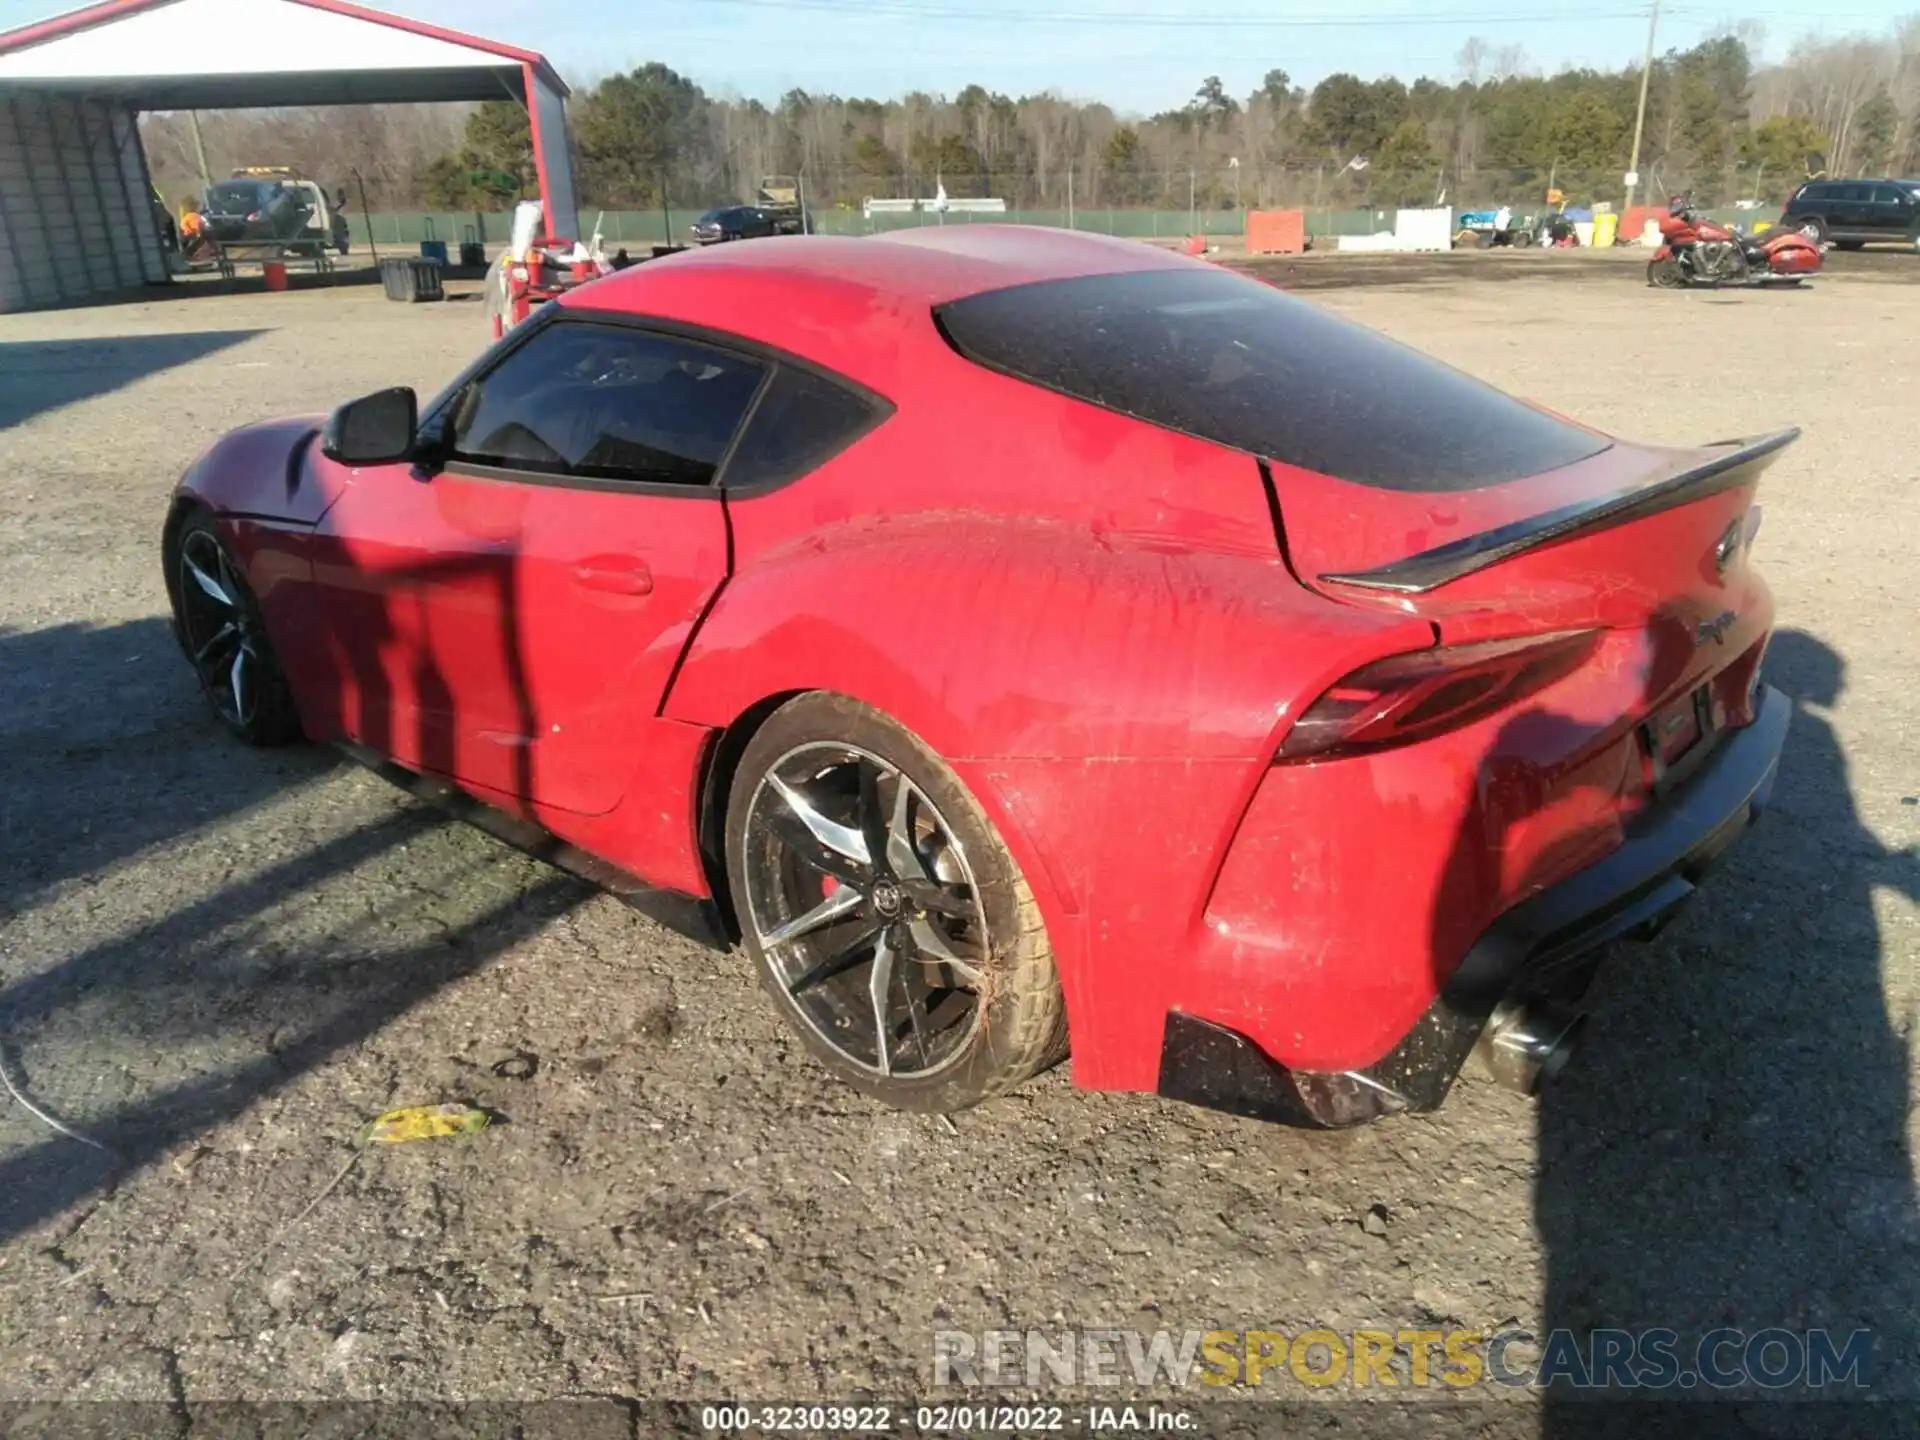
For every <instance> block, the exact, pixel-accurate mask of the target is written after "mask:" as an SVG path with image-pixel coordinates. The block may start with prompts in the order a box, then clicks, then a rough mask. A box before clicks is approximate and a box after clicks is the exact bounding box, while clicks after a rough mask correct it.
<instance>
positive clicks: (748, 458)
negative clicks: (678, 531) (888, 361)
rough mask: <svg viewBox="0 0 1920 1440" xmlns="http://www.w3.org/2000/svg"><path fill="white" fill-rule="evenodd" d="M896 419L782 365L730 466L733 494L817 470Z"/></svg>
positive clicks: (826, 382)
mask: <svg viewBox="0 0 1920 1440" xmlns="http://www.w3.org/2000/svg"><path fill="white" fill-rule="evenodd" d="M890 413H892V412H891V411H890V410H889V409H887V408H885V407H884V406H882V405H881V404H879V403H878V402H875V401H871V400H868V399H866V398H865V397H863V396H860V395H856V394H854V393H853V392H852V391H850V390H848V389H846V388H845V387H843V386H840V385H836V384H834V383H833V381H831V380H826V379H822V378H821V377H820V376H817V375H814V374H811V373H809V372H808V371H805V370H801V369H798V368H796V367H795V366H792V365H782V366H781V367H780V368H779V369H778V370H777V371H775V372H774V377H773V380H772V382H771V383H770V384H769V385H768V386H767V393H766V394H765V395H763V396H762V397H761V399H760V404H759V405H758V406H757V407H756V408H755V409H754V412H753V419H752V420H751V421H749V422H748V424H747V433H746V434H744V435H742V436H741V437H740V445H739V448H738V449H736V450H735V451H734V452H733V458H732V459H731V460H729V461H728V462H727V473H726V474H725V476H723V477H722V483H724V484H725V486H726V487H727V489H729V490H746V489H752V488H755V487H758V486H766V485H778V484H780V483H782V482H783V481H787V480H792V479H795V478H797V477H799V476H801V475H805V474H806V473H808V472H809V471H811V470H817V469H819V468H820V466H822V465H824V464H826V463H827V461H829V460H831V459H832V458H833V457H834V456H835V455H838V454H839V453H840V452H841V451H842V450H844V449H846V448H847V447H848V446H849V445H851V444H853V442H854V441H855V440H858V439H859V438H860V437H861V436H862V435H864V434H866V433H867V431H869V430H871V429H873V427H874V426H876V425H878V424H879V423H880V422H881V421H883V420H885V419H886V418H887V416H888V415H889V414H890Z"/></svg>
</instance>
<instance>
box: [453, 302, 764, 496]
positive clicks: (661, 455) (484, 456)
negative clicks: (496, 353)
mask: <svg viewBox="0 0 1920 1440" xmlns="http://www.w3.org/2000/svg"><path fill="white" fill-rule="evenodd" d="M765 370H766V367H765V366H764V365H762V364H760V363H759V362H758V361H754V360H749V359H747V358H745V357H744V356H739V355H731V354H727V353H725V352H723V351H719V350H713V349H709V348H708V347H706V346H704V345H697V344H694V343H693V342H691V341H687V340H680V339H677V338H674V337H672V336H666V335H649V334H646V333H644V332H641V331H636V330H630V329H626V328H624V327H620V326H613V325H591V324H580V323H570V322H566V321H561V322H559V323H556V324H552V325H549V326H547V327H545V328H544V329H542V330H541V332H540V333H539V334H537V335H535V336H534V337H533V338H532V339H530V340H528V341H527V342H526V343H525V344H524V345H521V346H520V347H519V348H518V349H516V350H515V351H514V352H513V353H512V354H510V355H509V356H507V358H506V359H505V360H503V361H501V362H500V364H499V366H498V367H496V368H495V369H493V370H491V371H489V372H488V373H487V374H485V375H483V376H482V377H481V378H480V379H479V380H478V381H476V382H475V383H474V384H473V385H471V386H469V387H468V388H467V390H466V392H465V393H464V394H463V395H462V396H461V397H460V400H459V401H458V403H457V404H456V406H455V408H454V411H453V415H452V440H453V444H452V458H453V459H454V460H455V461H461V460H464V461H467V462H468V463H470V464H476V465H493V466H500V467H503V468H506V469H512V470H531V471H535V472H537V473H540V474H544V475H566V476H574V477H579V478H582V479H596V480H631V481H635V482H637V483H644V484H654V485H660V484H666V485H707V484H711V483H712V481H713V476H714V471H715V470H716V469H717V468H718V467H719V464H720V460H721V457H723V456H724V455H725V454H726V452H727V446H728V445H729V444H730V443H732V440H733V432H734V431H735V430H737V429H738V428H739V426H740V420H741V417H742V416H744V415H745V414H746V413H747V407H748V405H750V404H751V403H752V401H753V397H754V394H755V392H756V391H757V390H758V389H759V387H760V381H761V377H762V376H763V375H764V374H765Z"/></svg>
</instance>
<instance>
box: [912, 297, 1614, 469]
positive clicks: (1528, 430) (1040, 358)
mask: <svg viewBox="0 0 1920 1440" xmlns="http://www.w3.org/2000/svg"><path fill="white" fill-rule="evenodd" d="M936 314H937V318H938V319H939V321H940V324H941V326H942V328H943V329H944V331H945V332H946V335H947V338H948V340H949V341H950V342H951V343H952V344H953V346H954V348H955V349H957V350H958V351H959V352H960V353H961V354H962V355H964V356H966V357H967V358H968V359H970V360H972V361H974V362H975V363H977V364H980V365H984V366H986V367H988V368H989V369H993V370H998V371H1001V372H1003V373H1005V374H1008V375H1012V376H1014V377H1015V378H1017V379H1021V380H1026V381H1029V382H1031V383H1033V384H1035V385H1041V386H1044V387H1046V388H1047V389H1049V390H1056V391H1059V392H1060V393H1061V394H1064V395H1070V396H1072V397H1073V398H1075V399H1077V400H1085V401H1087V402H1089V403H1090V404H1094V405H1099V406H1102V407H1103V408H1105V409H1108V410H1113V411H1117V412H1119V413H1120V414H1122V415H1130V416H1132V417H1134V418H1135V419H1138V420H1144V421H1146V422H1147V423H1149V424H1152V425H1160V426H1164V427H1165V428H1166V429H1169V430H1178V431H1181V432H1183V433H1185V434H1188V435H1194V436H1198V437H1199V438H1200V439H1203V440H1211V441H1213V442H1215V443H1216V444H1220V445H1226V446H1231V447H1232V448H1233V449H1236V450H1245V451H1248V452H1249V453H1251V454H1254V455H1259V456H1263V457H1265V458H1267V459H1270V460H1276V461H1279V462H1281V463H1282V464H1286V465H1295V466H1299V467H1301V468H1303V469H1307V470H1315V471H1318V472H1320V473H1321V474H1323V475H1332V476H1335V477H1337V478H1339V479H1342V480H1350V481H1354V482H1356V483H1358V484H1362V485H1371V486H1375V487H1378V488H1380V489H1386V490H1412V491H1446V490H1470V489H1474V488H1476V487H1478V486H1482V485H1495V484H1499V483H1501V482H1502V481H1506V480H1514V479H1518V478H1519V477H1521V476H1523V475H1537V474H1539V473H1540V472H1541V471H1543V470H1552V469H1556V468H1558V467H1559V466H1562V465H1570V464H1572V463H1573V462H1574V461H1576V460H1583V459H1585V458H1586V457H1588V456H1589V455H1596V454H1598V453H1599V452H1600V451H1602V450H1604V449H1605V448H1606V447H1607V442H1606V441H1605V440H1604V439H1602V438H1601V437H1599V436H1597V435H1595V434H1593V433H1592V432H1590V431H1586V430H1582V429H1579V428H1578V427H1576V426H1573V425H1569V424H1567V423H1566V422H1564V421H1561V420H1556V419H1555V418H1553V417H1552V416H1550V415H1545V414H1542V413H1541V412H1540V411H1538V410H1535V409H1533V408H1532V407H1530V406H1527V405H1523V404H1521V403H1520V402H1519V401H1518V400H1515V399H1514V398H1513V397H1511V396H1509V395H1505V394H1502V393H1501V392H1500V391H1498V390H1496V389H1494V388H1493V387H1492V386H1490V385H1486V384H1483V383H1482V382H1480V381H1478V380H1475V379H1474V378H1472V377H1471V376H1469V375H1464V374H1462V373H1461V372H1460V371H1458V370H1455V369H1452V368H1451V367H1449V366H1446V365H1443V364H1441V363H1440V362H1439V361H1438V360H1434V359H1432V358H1431V357H1429V356H1427V355H1423V354H1422V353H1421V352H1419V351H1418V350H1413V349H1410V348H1408V347H1407V346H1404V345H1401V344H1399V343H1397V342H1395V341H1392V340H1389V339H1387V338H1386V337H1385V336H1384V335H1380V334H1378V333H1377V332H1375V331H1372V330H1369V329H1367V328H1365V327H1364V326H1361V325H1356V324H1354V323H1353V322H1351V321H1348V320H1342V319H1340V318H1339V317H1337V316H1335V315H1331V314H1329V313H1328V312H1326V311H1324V310H1321V309H1318V308H1316V307H1315V306H1313V305H1310V304H1308V303H1306V302H1305V301H1303V300H1297V299H1294V298H1293V297H1291V296H1289V295H1284V294H1282V293H1281V292H1280V291H1278V290H1275V289H1274V288H1273V287H1272V286H1269V285H1263V284H1261V283H1260V282H1259V281H1256V280H1250V279H1247V278H1246V277H1244V276H1239V275H1233V274H1230V273H1228V272H1226V271H1224V270H1213V269H1207V270H1187V269H1180V270H1156V271H1147V272H1135V273H1132V274H1126V275H1094V276H1086V277H1083V278H1080V279H1074V280H1052V281H1043V282H1041V283H1039V284H1035V285H1019V286H1014V287H1012V288H1010V289H1006V290H995V291H990V292H988V293H986V294H982V295H973V296H969V297H968V298H967V299H964V300H958V301H954V302H953V303H951V304H948V305H944V306H942V307H940V309H939V310H938V311H937V312H936Z"/></svg>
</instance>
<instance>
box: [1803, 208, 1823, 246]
mask: <svg viewBox="0 0 1920 1440" xmlns="http://www.w3.org/2000/svg"><path fill="white" fill-rule="evenodd" d="M1799 229H1800V233H1801V234H1802V235H1804V236H1806V237H1807V239H1809V240H1811V241H1812V242H1813V243H1814V244H1816V245H1824V244H1825V243H1826V240H1827V222H1826V221H1824V220H1822V219H1820V218H1819V217H1818V216H1817V215H1810V216H1808V217H1807V218H1806V219H1805V220H1802V221H1801V222H1800V226H1799Z"/></svg>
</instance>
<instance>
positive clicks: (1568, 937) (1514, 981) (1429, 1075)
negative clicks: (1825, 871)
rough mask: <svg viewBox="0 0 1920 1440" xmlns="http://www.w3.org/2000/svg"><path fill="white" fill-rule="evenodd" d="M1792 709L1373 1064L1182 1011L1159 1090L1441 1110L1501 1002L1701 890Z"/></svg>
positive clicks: (1741, 745)
mask: <svg viewBox="0 0 1920 1440" xmlns="http://www.w3.org/2000/svg"><path fill="white" fill-rule="evenodd" d="M1792 712H1793V707H1792V705H1791V703H1790V702H1789V701H1788V700H1787V698H1786V697H1785V696H1784V695H1782V694H1781V693H1780V692H1779V691H1777V690H1774V689H1771V688H1766V689H1763V690H1762V692H1761V699H1760V703H1759V706H1758V713H1757V715H1756V716H1755V719H1754V720H1753V722H1752V723H1751V724H1749V725H1747V726H1745V727H1743V728H1742V729H1740V730H1738V731H1736V732H1734V733H1733V734H1731V735H1729V736H1727V738H1726V739H1725V740H1724V741H1723V742H1722V743H1721V744H1720V745H1719V746H1718V747H1717V748H1716V749H1715V751H1714V752H1713V754H1712V755H1711V756H1709V757H1708V759H1707V760H1706V762H1705V763H1704V764H1702V765H1701V767H1700V769H1699V770H1698V771H1697V772H1696V773H1695V774H1694V775H1693V776H1692V777H1691V778H1690V779H1689V780H1688V781H1687V782H1686V783H1685V784H1684V785H1683V786H1681V787H1680V788H1679V789H1678V790H1676V791H1674V792H1673V794H1672V795H1670V796H1669V797H1668V798H1667V800H1666V801H1665V803H1663V804H1662V805H1661V806H1660V808H1659V809H1658V810H1657V811H1655V812H1653V813H1652V814H1650V815H1648V816H1647V817H1646V818H1645V819H1644V821H1643V822H1642V823H1640V824H1638V825H1636V826H1634V827H1633V828H1631V829H1629V830H1628V832H1627V834H1626V837H1625V839H1624V840H1623V841H1622V843H1621V844H1620V845H1619V846H1618V847H1617V848H1615V849H1614V850H1612V851H1611V852H1610V853H1608V854H1607V855H1606V856H1605V857H1604V858H1602V859H1600V860H1598V861H1596V862H1595V863H1593V864H1591V865H1589V866H1587V867H1586V868H1585V869H1583V870H1580V871H1578V872H1576V873H1575V874H1574V875H1572V876H1571V877H1569V878H1568V879H1566V880H1563V881H1561V882H1560V883H1559V884H1557V885H1554V886H1552V887H1551V888H1549V889H1547V890H1544V891H1542V892H1540V893H1539V894H1538V895H1535V896H1534V897H1533V898H1531V899H1529V900H1527V901H1525V902H1523V903H1522V904H1520V905H1517V906H1515V907H1514V908H1513V909H1511V910H1509V911H1507V912H1506V913H1505V914H1504V915H1502V916H1501V917H1500V918H1499V919H1498V920H1496V921H1495V922H1494V923H1493V924H1492V925H1491V926H1490V927H1489V928H1488V929H1487V930H1486V931H1485V933H1484V934H1482V935H1481V937H1480V939H1479V940H1478V941H1477V942H1476V943H1475V944H1474V945H1473V946H1472V948H1471V949H1469V950H1468V952H1467V954H1466V957H1465V959H1464V960H1462V961H1461V963H1460V966H1459V968H1458V969H1457V970H1456V971H1455V972H1454V974H1453V975H1452V977H1451V978H1450V979H1449V980H1448V982H1447V983H1446V985H1445V986H1444V987H1443V988H1442V990H1441V993H1440V996H1439V998H1438V999H1436V1000H1435V1001H1434V1002H1433V1004H1432V1005H1430V1006H1429V1007H1428V1008H1427V1010H1426V1012H1425V1013H1424V1014H1423V1015H1421V1016H1420V1018H1419V1019H1418V1020H1417V1021H1416V1022H1415V1024H1414V1025H1413V1026H1412V1028H1411V1029H1409V1030H1408V1031H1407V1032H1406V1033H1405V1034H1404V1035H1403V1036H1402V1037H1401V1038H1400V1040H1399V1041H1398V1043H1397V1044H1395V1045H1394V1046H1393V1048H1392V1049H1391V1050H1390V1051H1388V1053H1387V1054H1386V1055H1384V1056H1383V1057H1382V1058H1381V1059H1379V1060H1378V1061H1376V1062H1374V1063H1373V1064H1371V1065H1368V1066H1365V1067H1364V1068H1360V1069H1353V1070H1338V1071H1315V1070H1304V1069H1298V1070H1297V1069H1290V1068H1288V1067H1287V1066H1285V1065H1282V1064H1280V1063H1279V1062H1277V1061H1275V1060H1274V1059H1272V1058H1271V1057H1270V1056H1268V1055H1267V1054H1266V1053H1265V1052H1264V1051H1262V1050H1261V1049H1260V1048H1259V1046H1257V1045H1255V1044H1254V1043H1253V1042H1252V1041H1251V1040H1249V1039H1247V1038H1246V1037H1245V1036H1243V1035H1240V1034H1238V1033H1236V1032H1235V1031H1233V1030H1231V1029H1228V1028H1226V1027H1224V1026H1221V1025H1217V1024H1214V1023H1212V1022H1210V1021H1207V1020H1202V1019H1199V1018H1196V1017H1194V1016H1191V1015H1186V1014H1182V1013H1180V1012H1178V1011H1174V1012H1171V1013H1169V1014H1168V1015H1167V1017H1166V1024H1165V1031H1164V1035H1163V1038H1162V1043H1161V1054H1160V1075H1159V1084H1158V1087H1157V1088H1158V1091H1159V1093H1160V1094H1161V1095H1163V1096H1165V1097H1167V1098H1168V1099H1172V1100H1184V1101H1187V1102H1189V1103H1190V1104H1195V1105H1203V1106H1206V1107H1207V1108H1209V1109H1215V1110H1224V1111H1227V1112H1228V1113H1230V1114H1235V1115H1243V1116H1247V1117H1250V1118H1253V1119H1261V1120H1273V1121H1277V1122H1280V1123H1283V1124H1291V1125H1301V1126H1307V1127H1310V1128H1315V1129H1327V1128H1336V1127H1340V1126H1346V1125H1355V1124H1359V1123H1362V1122H1364V1121H1367V1120H1373V1119H1377V1118H1378V1117H1380V1116H1382V1115H1388V1114H1393V1113H1396V1112H1399V1111H1403V1110H1432V1109H1434V1108H1435V1107H1437V1106H1438V1105H1439V1104H1440V1102H1441V1101H1442V1100H1443V1099H1445V1097H1446V1094H1447V1091H1448V1090H1449V1089H1450V1088H1451V1086H1452V1084H1453V1081H1454V1077H1455V1076H1456V1075H1458V1074H1459V1071H1460V1067H1461V1065H1462V1064H1463V1063H1464V1062H1465V1061H1466V1059H1467V1056H1468V1055H1469V1054H1470V1053H1471V1052H1472V1050H1473V1047H1474V1045H1475V1044H1476V1043H1477V1042H1478V1041H1479V1038H1480V1032H1481V1030H1482V1029H1483V1028H1484V1027H1485V1025H1486V1023H1487V1018H1488V1016H1489V1015H1490V1014H1491V1013H1492V1012H1493V1010H1494V1008H1495V1007H1496V1006H1497V1005H1499V1004H1500V1003H1501V1002H1502V1001H1503V1000H1505V999H1508V998H1510V997H1514V996H1520V995H1533V994H1551V993H1554V992H1555V991H1556V989H1560V988H1565V987H1566V986H1567V985H1568V984H1569V983H1570V982H1571V981H1573V980H1574V979H1575V978H1576V977H1579V976H1581V975H1582V973H1583V971H1584V970H1585V969H1586V967H1587V965H1588V964H1589V963H1590V962H1591V961H1592V959H1593V956H1594V952H1595V951H1597V950H1599V949H1600V948H1601V947H1602V946H1604V945H1606V944H1608V943H1609V942H1611V941H1613V940H1617V939H1622V938H1628V937H1635V936H1640V937H1644V936H1647V935H1650V934H1651V933H1652V932H1653V931H1654V930H1655V929H1657V928H1658V926H1659V925H1660V924H1661V923H1662V922H1663V921H1664V920H1665V919H1666V918H1667V917H1669V916H1670V915H1671V914H1672V913H1673V912H1674V911H1675V910H1676V909H1677V908H1678V907H1679V906H1680V905H1682V904H1683V903H1685V901H1686V900H1687V899H1688V898H1689V897H1691V896H1692V895H1693V893H1694V890H1695V887H1696V886H1697V885H1698V884H1699V882H1700V880H1701V878H1702V877H1703V876H1704V875H1705V874H1706V872H1707V871H1708V870H1709V869H1710V868H1711V867H1712V865H1713V863H1714V862H1715V861H1716V860H1718V859H1719V858H1720V856H1721V855H1722V854H1724V853H1725V852H1726V850H1727V848H1728V847H1729V846H1730V845H1732V844H1733V843H1734V841H1736V840H1737V839H1739V837H1740V836H1741V835H1742V834H1743V833H1744V832H1745V831H1746V829H1747V828H1748V826H1750V825H1751V824H1752V823H1753V821H1754V820H1756V819H1757V818H1758V817H1759V815H1760V813H1761V811H1762V810H1764V809H1765V807H1766V804H1767V802H1768V799H1769V798H1770V796H1771V794H1772V790H1773V781H1774V776H1775V774H1776V773H1777V771H1778V767H1779V762H1780V752H1781V749H1782V747H1783V746H1784V745H1785V743H1786V735H1787V725H1788V722H1789V720H1790V719H1791V717H1792Z"/></svg>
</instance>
